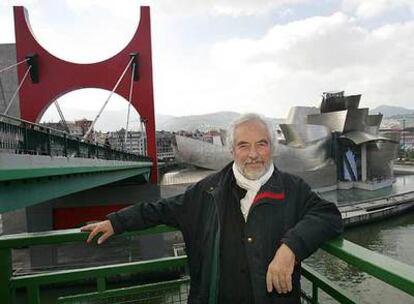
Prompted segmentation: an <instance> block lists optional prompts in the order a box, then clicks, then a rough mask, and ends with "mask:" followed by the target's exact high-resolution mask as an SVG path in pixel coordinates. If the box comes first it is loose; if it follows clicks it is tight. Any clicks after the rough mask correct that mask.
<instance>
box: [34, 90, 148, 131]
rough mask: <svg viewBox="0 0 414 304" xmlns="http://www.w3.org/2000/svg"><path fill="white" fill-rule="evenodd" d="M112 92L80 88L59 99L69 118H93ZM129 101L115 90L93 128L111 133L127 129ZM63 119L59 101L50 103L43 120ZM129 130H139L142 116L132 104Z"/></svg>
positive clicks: (62, 109)
mask: <svg viewBox="0 0 414 304" xmlns="http://www.w3.org/2000/svg"><path fill="white" fill-rule="evenodd" d="M109 94H110V91H107V90H103V89H80V90H75V91H71V92H69V93H66V94H65V95H62V96H61V97H59V98H58V99H57V103H58V106H59V107H60V109H61V112H62V114H63V116H64V118H65V120H66V121H70V122H74V121H76V120H82V119H87V120H90V121H93V120H94V119H95V118H96V116H97V115H98V113H99V111H100V110H101V108H102V106H103V105H104V103H105V101H106V99H107V98H108V96H109ZM128 104H129V103H128V101H127V100H126V99H125V98H123V97H122V96H120V95H118V94H116V93H114V94H113V95H112V97H111V99H110V100H109V102H108V103H107V105H106V107H105V108H104V110H103V112H102V114H101V115H100V117H99V119H98V120H97V122H96V125H95V127H94V129H95V130H96V131H101V132H112V131H117V130H120V129H122V128H124V129H125V128H126V123H127V112H128ZM60 120H61V117H60V115H59V112H58V109H57V107H56V103H55V102H53V103H51V104H50V105H49V106H48V107H47V109H45V111H44V112H43V114H42V116H41V118H40V122H41V123H50V122H53V123H57V122H59V121H60ZM128 130H132V131H140V115H139V113H138V112H137V110H136V109H135V108H134V107H133V106H131V107H130V115H129V124H128Z"/></svg>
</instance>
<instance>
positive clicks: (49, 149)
mask: <svg viewBox="0 0 414 304" xmlns="http://www.w3.org/2000/svg"><path fill="white" fill-rule="evenodd" d="M46 134H47V143H46V144H47V146H46V147H47V155H50V156H52V143H51V136H50V130H49V129H46Z"/></svg>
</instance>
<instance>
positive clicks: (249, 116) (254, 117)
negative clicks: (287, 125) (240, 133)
mask: <svg viewBox="0 0 414 304" xmlns="http://www.w3.org/2000/svg"><path fill="white" fill-rule="evenodd" d="M250 121H256V122H260V123H261V124H263V125H264V126H265V128H266V130H267V133H268V134H269V140H270V146H271V148H272V151H274V147H275V144H276V137H275V134H274V132H273V130H272V127H271V125H270V124H269V123H268V122H267V121H266V119H265V118H264V117H263V116H262V115H259V114H256V113H246V114H242V115H240V116H239V117H238V118H236V119H235V120H234V121H233V122H232V123H231V124H230V126H229V128H228V130H227V146H228V147H229V149H230V151H231V150H232V149H233V145H234V131H235V130H236V128H237V127H238V126H240V125H242V124H244V123H246V122H250Z"/></svg>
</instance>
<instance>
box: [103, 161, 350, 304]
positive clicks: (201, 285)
mask: <svg viewBox="0 0 414 304" xmlns="http://www.w3.org/2000/svg"><path fill="white" fill-rule="evenodd" d="M232 178H233V171H232V163H230V164H229V165H227V166H226V167H225V168H224V169H223V170H221V171H219V172H218V173H215V174H212V175H210V176H208V177H206V178H204V179H203V180H201V181H200V182H198V183H196V184H194V185H193V186H191V187H189V188H188V189H187V190H186V191H185V192H184V193H183V194H180V195H177V196H174V197H171V198H167V199H162V200H160V201H158V202H155V203H142V204H137V205H134V206H131V207H128V208H125V209H122V210H120V211H118V212H115V213H111V214H109V215H108V218H109V219H110V220H111V223H112V225H113V227H114V231H115V233H121V232H123V231H126V230H136V229H143V228H148V227H151V226H154V225H158V224H166V225H171V226H174V227H177V228H178V229H180V230H181V232H182V234H183V237H184V241H185V244H186V252H187V256H188V260H189V269H190V276H191V288H190V296H189V299H188V303H216V301H217V294H218V290H217V288H218V278H219V275H220V269H219V251H220V248H219V247H220V226H221V222H222V216H223V212H222V211H223V204H225V203H226V202H225V201H224V199H223V198H224V197H226V196H225V191H229V187H230V182H231V179H232ZM341 232H342V219H341V214H340V212H339V211H338V209H337V207H336V206H335V204H333V203H330V202H327V201H325V200H323V199H321V198H320V197H319V196H318V195H316V194H315V193H314V192H312V191H311V189H310V187H309V186H308V185H307V184H306V183H305V182H304V181H303V180H302V179H300V178H298V177H296V176H293V175H290V174H287V173H284V172H281V171H278V170H277V169H276V168H275V170H274V173H273V175H272V176H271V178H270V179H269V181H268V182H267V183H266V184H265V185H263V186H262V188H261V189H260V191H259V192H258V194H257V196H256V199H255V201H254V203H253V205H252V207H251V209H250V212H249V215H248V218H247V222H246V227H245V234H246V238H250V242H246V255H247V260H248V264H249V265H248V267H249V270H250V274H251V280H252V288H253V294H254V298H255V303H256V304H261V303H296V300H294V299H297V298H296V296H295V295H297V293H298V292H299V291H300V290H298V289H300V284H299V277H300V267H295V271H294V274H293V281H294V291H293V292H292V293H291V294H288V295H278V294H277V293H276V292H273V293H272V294H269V293H268V292H267V291H266V272H267V267H268V265H269V263H270V261H271V260H272V259H273V257H274V255H275V253H276V250H277V249H278V247H279V246H280V244H282V243H285V244H286V245H287V246H288V247H289V248H290V249H291V250H292V251H293V252H294V254H295V256H296V259H297V260H298V261H299V262H300V261H302V260H303V259H305V258H306V257H308V256H309V255H310V254H312V253H313V252H314V251H316V250H317V249H318V247H319V246H320V244H321V243H323V242H324V241H326V240H328V239H331V238H333V237H335V236H337V235H339V234H340V233H341Z"/></svg>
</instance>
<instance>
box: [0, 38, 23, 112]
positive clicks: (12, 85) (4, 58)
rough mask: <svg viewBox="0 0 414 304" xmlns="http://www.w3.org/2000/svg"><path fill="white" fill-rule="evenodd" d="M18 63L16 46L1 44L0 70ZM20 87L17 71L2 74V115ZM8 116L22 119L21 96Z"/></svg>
mask: <svg viewBox="0 0 414 304" xmlns="http://www.w3.org/2000/svg"><path fill="white" fill-rule="evenodd" d="M14 63H16V47H15V44H12V43H10V44H0V69H2V68H5V67H8V66H11V65H12V64H14ZM17 87H18V81H17V69H16V68H12V69H10V70H7V71H5V72H3V73H0V113H3V112H4V110H5V109H6V106H7V104H8V103H9V102H10V100H11V98H12V96H13V94H14V92H16V89H17ZM8 115H10V116H13V117H19V118H20V105H19V96H18V95H17V96H16V98H15V100H14V101H13V105H12V106H11V108H10V110H9V111H8Z"/></svg>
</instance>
